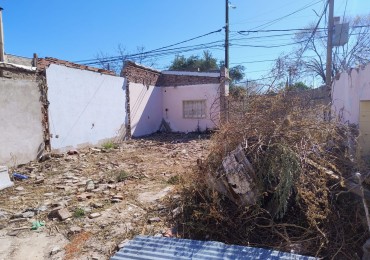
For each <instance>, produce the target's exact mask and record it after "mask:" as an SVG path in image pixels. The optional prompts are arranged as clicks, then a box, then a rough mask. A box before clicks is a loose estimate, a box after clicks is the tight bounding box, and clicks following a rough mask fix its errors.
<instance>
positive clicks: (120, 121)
mask: <svg viewBox="0 0 370 260" xmlns="http://www.w3.org/2000/svg"><path fill="white" fill-rule="evenodd" d="M46 79H47V85H48V100H49V102H50V105H49V124H50V129H51V130H50V133H51V134H52V138H51V148H52V149H53V150H54V149H60V150H66V149H69V148H71V147H79V146H86V145H95V144H99V143H100V142H103V141H104V140H106V139H109V138H114V137H117V136H119V135H120V134H121V132H122V130H123V129H125V122H126V109H125V105H126V94H125V85H124V84H125V82H124V78H121V77H115V76H110V75H106V74H100V73H96V72H91V71H86V70H80V69H75V68H68V67H65V66H61V65H55V64H52V65H50V66H49V68H47V70H46Z"/></svg>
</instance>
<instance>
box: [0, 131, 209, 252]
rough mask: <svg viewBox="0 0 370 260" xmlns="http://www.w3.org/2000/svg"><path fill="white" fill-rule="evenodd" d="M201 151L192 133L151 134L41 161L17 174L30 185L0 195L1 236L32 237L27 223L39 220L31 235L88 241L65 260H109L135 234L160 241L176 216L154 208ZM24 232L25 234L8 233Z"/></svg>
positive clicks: (203, 152)
mask: <svg viewBox="0 0 370 260" xmlns="http://www.w3.org/2000/svg"><path fill="white" fill-rule="evenodd" d="M207 145H208V140H207V138H205V137H202V138H199V137H198V135H196V136H192V135H181V134H172V135H167V136H166V135H154V136H153V137H149V138H146V139H138V140H130V141H126V142H123V143H122V144H121V145H120V147H119V148H118V149H101V148H85V149H81V150H78V151H77V150H71V151H73V152H71V154H70V155H68V154H66V153H64V154H56V153H50V154H49V155H45V156H43V157H42V158H40V161H38V162H36V161H34V162H30V163H28V164H26V165H22V166H19V167H17V168H16V172H19V173H20V174H24V175H26V176H29V177H30V178H29V179H27V180H23V181H16V182H15V188H11V189H6V190H3V191H0V201H2V202H5V203H3V204H2V205H1V206H0V226H1V227H4V228H3V229H0V232H3V234H4V235H6V234H7V235H8V236H9V237H10V236H18V234H19V233H20V232H22V236H27V234H28V232H36V231H31V230H30V229H31V224H32V222H33V221H35V220H40V221H43V222H45V229H40V230H39V231H37V232H48V233H50V234H51V235H52V234H56V233H62V234H65V235H68V237H69V240H70V241H73V238H74V237H76V239H77V238H78V237H79V236H81V237H84V238H85V239H87V241H88V242H86V243H84V245H83V247H82V248H80V249H79V250H80V252H79V254H78V255H76V256H74V257H73V258H71V259H93V258H94V257H98V258H99V259H104V258H109V257H110V256H111V255H112V252H114V250H116V249H117V247H118V248H121V247H122V246H123V243H125V242H127V241H128V240H129V239H131V238H132V237H133V236H134V235H139V234H145V235H156V234H157V235H158V234H159V235H161V234H162V233H163V230H167V229H168V227H166V221H165V219H166V218H167V217H168V216H170V217H172V216H171V215H172V214H173V215H176V214H180V213H181V209H180V208H178V209H175V210H173V211H172V214H171V209H166V206H164V204H162V203H161V200H162V199H163V198H164V197H165V196H168V194H170V193H171V192H173V191H172V190H173V188H171V187H172V186H173V184H170V183H169V180H170V178H171V177H173V176H176V175H179V174H186V173H188V172H190V170H191V167H192V166H193V165H196V161H197V159H204V158H205V156H206V154H207V149H206V147H207ZM14 170H15V169H13V171H14ZM122 176H123V177H124V179H123V180H122ZM119 177H120V178H119ZM20 184H21V185H20ZM15 216H16V217H15ZM25 226H29V229H28V230H27V229H25V230H13V228H19V227H25ZM1 234H2V233H0V236H1ZM120 241H122V242H121V243H119V242H120ZM65 246H66V245H65V244H60V245H59V244H58V245H55V248H52V250H51V249H49V251H48V252H50V256H53V257H54V256H58V255H59V252H60V251H61V250H64V249H65V248H66V247H65ZM50 250H51V251H50ZM65 251H66V252H65V254H68V252H67V251H68V250H65ZM0 256H1V254H0ZM46 258H47V257H46ZM53 259H54V258H53Z"/></svg>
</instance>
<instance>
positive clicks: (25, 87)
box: [0, 78, 44, 166]
mask: <svg viewBox="0 0 370 260" xmlns="http://www.w3.org/2000/svg"><path fill="white" fill-rule="evenodd" d="M41 121H42V115H41V103H40V92H39V88H38V84H37V83H36V81H32V80H18V79H15V80H13V79H5V78H1V79H0V165H7V166H14V164H20V163H26V162H29V161H31V160H34V159H36V158H37V154H38V152H39V151H41V150H42V149H43V147H44V141H43V131H42V124H41Z"/></svg>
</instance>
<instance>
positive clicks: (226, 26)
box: [225, 0, 229, 69]
mask: <svg viewBox="0 0 370 260" xmlns="http://www.w3.org/2000/svg"><path fill="white" fill-rule="evenodd" d="M225 3H226V9H225V10H226V14H225V18H226V21H225V68H226V69H229V0H225Z"/></svg>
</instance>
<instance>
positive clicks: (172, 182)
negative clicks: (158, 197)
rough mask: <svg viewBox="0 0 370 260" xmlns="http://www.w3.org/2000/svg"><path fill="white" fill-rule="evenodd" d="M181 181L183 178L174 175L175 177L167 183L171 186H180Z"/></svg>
mask: <svg viewBox="0 0 370 260" xmlns="http://www.w3.org/2000/svg"><path fill="white" fill-rule="evenodd" d="M181 180H182V178H181V177H180V176H179V175H174V176H171V177H170V178H169V179H168V180H167V183H168V184H171V185H176V184H179V183H180V182H181Z"/></svg>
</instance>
